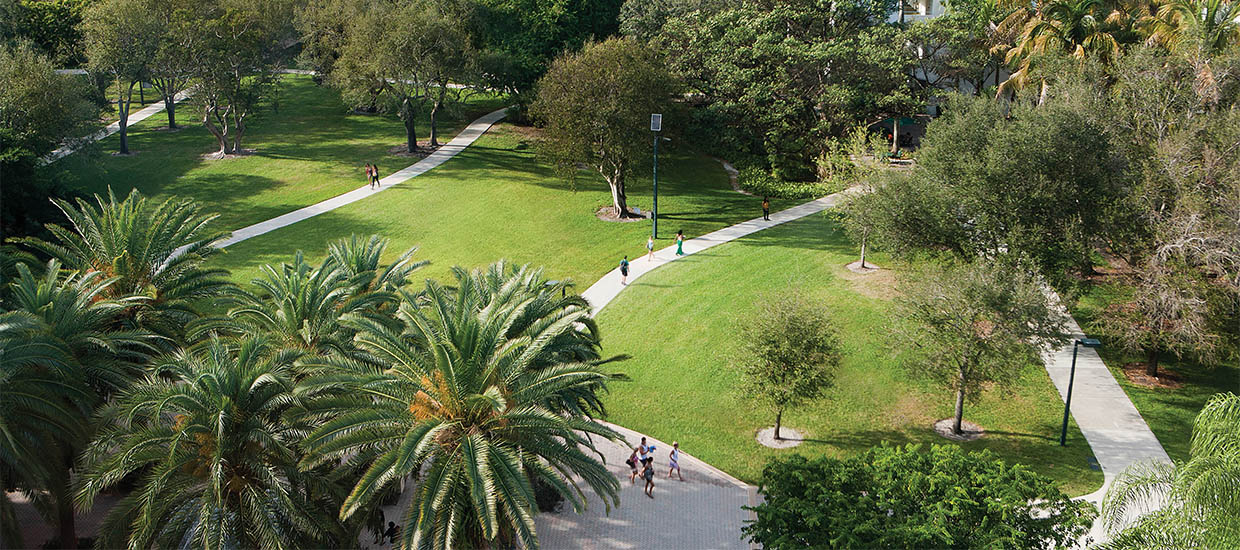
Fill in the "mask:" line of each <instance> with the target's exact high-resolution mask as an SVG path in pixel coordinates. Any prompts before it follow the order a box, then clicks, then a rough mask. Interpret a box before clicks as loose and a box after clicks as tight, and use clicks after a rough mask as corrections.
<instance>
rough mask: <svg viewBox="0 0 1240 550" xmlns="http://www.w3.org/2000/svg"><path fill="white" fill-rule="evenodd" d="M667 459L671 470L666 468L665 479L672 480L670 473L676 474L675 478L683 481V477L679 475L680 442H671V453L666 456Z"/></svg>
mask: <svg viewBox="0 0 1240 550" xmlns="http://www.w3.org/2000/svg"><path fill="white" fill-rule="evenodd" d="M667 458H668V461H669V462H670V463H671V468H668V470H667V478H668V479H672V472H676V477H678V478H680V480H681V481H684V480H685V476H683V475H681V474H680V442H678V441H673V442H672V452H671V453H670V454H668V455H667Z"/></svg>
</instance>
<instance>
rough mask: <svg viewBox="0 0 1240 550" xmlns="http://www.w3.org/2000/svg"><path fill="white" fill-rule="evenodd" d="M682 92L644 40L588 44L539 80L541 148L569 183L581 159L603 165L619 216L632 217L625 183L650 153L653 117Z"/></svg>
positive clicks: (535, 106) (534, 111)
mask: <svg viewBox="0 0 1240 550" xmlns="http://www.w3.org/2000/svg"><path fill="white" fill-rule="evenodd" d="M676 89H677V86H676V82H675V81H674V80H673V79H672V77H671V76H670V75H668V73H667V71H666V70H665V69H664V67H663V62H662V61H661V59H660V58H659V56H658V55H657V54H656V53H655V52H654V51H653V50H652V49H651V48H649V47H648V46H646V45H645V44H642V43H640V42H637V41H635V40H631V39H622V38H612V39H609V40H607V41H605V42H596V43H591V44H588V45H587V46H586V47H585V49H584V50H582V51H581V53H578V54H571V55H565V56H563V57H561V58H559V59H557V60H556V62H555V64H554V65H552V67H551V69H550V70H549V71H547V75H546V76H544V77H543V78H542V80H540V81H539V82H538V97H537V99H536V100H535V101H534V103H533V105H531V107H530V112H531V114H532V115H533V116H534V117H535V118H536V119H537V120H538V121H540V122H541V123H542V124H543V125H544V126H545V127H546V130H547V131H546V138H545V139H544V140H543V143H542V149H541V152H543V153H545V154H546V155H547V156H548V157H550V159H551V160H552V161H553V162H554V163H555V164H556V166H557V167H558V168H559V169H560V171H561V173H563V174H565V175H566V176H567V177H568V178H569V179H570V180H574V181H575V178H576V176H577V164H578V163H584V164H587V165H588V166H590V167H591V168H593V169H595V170H597V171H598V172H599V173H600V174H602V176H603V179H604V180H606V181H607V183H608V185H610V186H611V193H612V206H613V207H614V209H615V215H616V216H617V217H628V216H629V215H630V213H629V209H628V203H627V197H626V194H625V183H626V181H627V178H628V176H629V173H630V172H631V171H632V168H633V165H634V164H636V163H638V162H640V159H644V158H646V156H647V155H648V154H649V151H650V149H649V147H650V139H651V138H650V123H649V121H650V115H651V114H652V113H669V109H670V107H671V99H672V95H673V94H674V93H675V92H676ZM675 123H676V122H675V121H673V120H668V119H667V118H665V119H664V122H663V124H664V125H665V126H672V125H674V124H675Z"/></svg>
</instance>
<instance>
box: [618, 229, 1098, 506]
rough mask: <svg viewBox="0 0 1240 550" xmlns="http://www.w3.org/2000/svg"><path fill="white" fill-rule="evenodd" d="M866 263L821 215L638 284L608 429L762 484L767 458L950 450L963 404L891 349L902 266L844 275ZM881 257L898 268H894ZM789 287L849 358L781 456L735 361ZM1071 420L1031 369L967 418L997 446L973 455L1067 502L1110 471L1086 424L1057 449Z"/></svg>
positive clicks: (798, 420)
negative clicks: (774, 295) (937, 430)
mask: <svg viewBox="0 0 1240 550" xmlns="http://www.w3.org/2000/svg"><path fill="white" fill-rule="evenodd" d="M855 259H856V250H855V249H854V247H853V246H851V245H850V244H849V243H848V242H847V241H846V240H845V239H844V237H843V236H842V235H841V233H840V232H839V231H838V230H837V228H836V227H835V226H834V225H833V224H832V223H831V222H830V221H828V220H827V219H826V217H825V216H822V215H816V216H812V217H810V218H806V219H803V220H799V221H795V222H790V223H787V224H784V225H781V226H778V227H776V228H773V229H769V230H766V231H762V232H759V233H756V234H754V235H751V236H749V237H745V238H743V239H740V240H738V241H735V242H732V243H729V244H725V245H721V246H718V247H715V248H712V249H710V250H707V251H705V252H702V253H699V254H694V255H692V256H689V257H687V258H684V259H682V260H678V261H677V262H675V263H673V264H670V265H668V266H666V267H663V268H660V269H659V270H657V271H655V272H653V273H651V274H649V275H647V276H645V277H643V278H641V279H639V280H638V281H637V282H636V283H634V284H633V285H632V287H631V288H629V289H628V290H626V291H624V292H623V293H621V294H620V296H619V297H618V298H617V299H616V300H615V301H614V302H612V303H611V304H610V305H608V306H607V307H606V308H605V309H604V310H603V311H602V312H601V314H600V315H599V324H600V326H601V328H602V331H603V344H604V349H605V352H606V353H607V354H608V355H612V354H628V355H631V356H632V357H633V359H631V360H628V361H626V362H622V363H619V364H617V365H616V366H615V370H616V371H618V372H622V373H624V374H626V375H628V376H629V377H630V378H631V381H628V382H616V383H613V384H611V387H610V393H609V394H608V396H607V397H606V402H607V407H608V413H609V420H611V421H613V422H617V423H619V424H621V425H624V426H626V427H629V428H632V429H635V430H638V431H641V432H643V433H649V434H651V435H653V436H655V437H658V438H660V439H662V440H664V441H671V440H679V441H680V443H681V446H682V448H683V449H685V451H686V452H689V453H691V454H693V455H695V456H697V457H699V458H702V459H704V460H705V461H707V462H708V463H710V464H712V465H714V466H717V467H719V468H721V469H723V470H724V471H727V472H728V473H730V474H732V475H734V476H736V477H738V478H740V479H742V480H745V481H747V482H751V483H753V482H756V481H757V480H758V478H759V476H760V474H761V470H762V467H763V465H764V464H765V463H766V461H767V460H768V459H769V458H771V457H774V456H777V455H781V454H785V453H801V454H806V455H833V456H838V455H842V454H847V453H855V452H858V451H861V450H863V449H866V448H868V447H871V446H874V445H878V444H880V443H882V442H889V443H893V444H905V443H941V444H950V442H948V441H947V440H945V439H942V438H940V437H939V436H937V435H935V434H934V433H933V430H932V428H931V425H932V424H933V422H934V421H935V420H938V419H941V418H946V417H948V416H950V415H951V412H952V405H953V400H952V396H951V395H950V394H949V392H947V391H945V390H942V389H938V388H936V387H934V386H931V385H928V384H926V383H924V382H922V381H921V380H919V379H917V378H915V377H913V376H911V375H910V374H909V373H908V371H907V370H905V369H903V368H901V367H900V366H898V365H897V364H896V363H895V361H894V359H893V358H892V353H891V352H890V351H889V350H888V349H885V348H884V337H885V334H887V332H888V328H887V327H888V326H889V323H890V322H891V321H890V320H889V313H888V312H889V306H890V302H889V300H890V298H891V296H892V295H894V290H893V287H892V284H893V281H894V279H895V277H896V276H898V275H899V274H900V273H901V272H902V270H901V268H900V266H899V265H896V266H894V269H887V270H884V271H881V272H879V273H878V274H873V275H868V276H864V277H862V276H858V275H855V274H852V273H851V272H849V271H847V270H846V269H844V267H843V266H844V265H846V264H847V263H848V262H850V261H853V260H855ZM874 259H875V260H876V261H878V262H880V265H884V266H888V267H892V266H891V265H890V263H889V262H890V260H888V259H886V258H882V257H876V258H874ZM639 261H640V260H639ZM792 287H795V288H800V289H802V290H803V291H805V292H808V293H810V294H811V295H812V296H816V297H818V298H820V299H822V300H824V301H826V302H827V303H829V304H831V306H832V309H833V310H834V311H835V313H836V315H835V320H836V324H837V326H838V327H839V329H840V332H841V337H842V340H843V342H844V345H845V346H846V348H847V352H846V354H845V359H844V361H843V364H842V367H841V370H840V372H839V375H838V377H837V379H836V385H835V387H834V388H833V389H831V390H829V392H828V395H827V396H826V397H824V398H822V399H820V400H818V401H817V402H815V403H813V404H811V405H809V406H806V407H803V408H800V409H795V410H792V411H790V412H788V413H785V415H784V422H785V425H786V426H789V427H793V428H796V429H798V430H802V431H803V432H807V433H808V435H807V438H808V439H810V440H811V441H807V442H805V443H803V444H802V445H800V446H799V447H796V448H793V449H788V450H781V451H776V450H773V449H769V448H766V447H763V446H761V445H759V444H758V443H757V442H756V441H755V439H754V435H755V433H756V432H757V430H759V429H761V428H763V427H766V426H769V425H771V424H773V422H774V414H773V413H769V412H767V411H766V410H762V409H758V408H757V407H756V406H755V405H754V404H753V402H752V401H750V400H748V399H746V398H745V396H743V395H741V394H740V393H739V392H738V390H737V387H738V377H737V374H736V371H735V369H734V368H733V367H731V366H730V361H729V355H730V354H731V353H732V352H733V350H734V349H735V348H736V341H735V340H734V338H735V336H734V335H735V334H736V331H735V330H734V327H735V326H736V325H737V323H744V322H745V319H746V318H747V317H748V316H749V315H750V314H751V312H752V311H754V309H755V306H754V304H755V303H756V302H757V301H758V300H760V299H761V297H762V296H763V294H764V293H766V292H768V291H776V290H780V289H785V288H792ZM1062 412H1063V403H1062V401H1060V399H1059V397H1058V394H1057V393H1056V392H1055V389H1054V387H1053V386H1052V385H1051V382H1050V379H1049V377H1048V376H1047V374H1046V371H1045V370H1044V369H1042V368H1040V366H1036V365H1031V366H1030V367H1029V369H1028V370H1027V371H1026V372H1025V374H1024V376H1023V377H1022V379H1021V380H1019V381H1018V383H1017V384H1016V386H1015V389H1014V390H1013V391H1012V392H1011V393H1010V394H1004V393H1001V392H998V391H991V392H988V393H987V394H986V395H985V396H984V397H983V399H982V401H981V403H980V404H977V405H966V409H965V418H967V419H968V420H970V421H973V422H976V423H978V424H981V425H982V426H983V427H984V428H985V429H986V430H987V432H988V434H987V435H986V436H985V437H984V438H982V439H981V440H979V441H975V442H970V443H964V444H963V446H964V447H965V448H966V449H970V450H973V449H983V448H984V449H990V450H992V451H994V452H996V453H998V454H999V455H1001V456H1003V457H1004V458H1006V459H1008V460H1010V461H1015V462H1020V463H1023V464H1027V465H1029V466H1030V467H1032V468H1033V469H1034V470H1036V471H1038V472H1041V473H1043V474H1045V475H1048V476H1050V477H1052V478H1054V479H1056V480H1058V481H1059V482H1060V483H1061V485H1062V487H1063V488H1064V490H1066V491H1067V492H1069V493H1070V494H1084V493H1089V492H1091V491H1094V490H1096V489H1097V488H1098V487H1099V486H1100V485H1101V483H1102V473H1101V472H1099V471H1094V470H1091V469H1090V468H1089V466H1088V461H1089V459H1090V458H1092V456H1093V454H1092V452H1091V451H1090V448H1089V445H1088V444H1086V442H1085V440H1084V439H1083V437H1082V436H1081V435H1080V432H1079V431H1077V429H1076V427H1075V424H1073V425H1072V427H1071V432H1070V434H1069V436H1070V438H1071V439H1070V443H1069V446H1068V447H1066V448H1061V447H1059V446H1058V445H1057V444H1056V439H1057V437H1058V434H1059V424H1060V421H1061V415H1062Z"/></svg>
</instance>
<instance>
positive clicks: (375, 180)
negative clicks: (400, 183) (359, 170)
mask: <svg viewBox="0 0 1240 550" xmlns="http://www.w3.org/2000/svg"><path fill="white" fill-rule="evenodd" d="M370 180H371V183H372V184H373V186H374V187H375V188H376V189H378V188H379V166H378V165H375V164H372V165H370Z"/></svg>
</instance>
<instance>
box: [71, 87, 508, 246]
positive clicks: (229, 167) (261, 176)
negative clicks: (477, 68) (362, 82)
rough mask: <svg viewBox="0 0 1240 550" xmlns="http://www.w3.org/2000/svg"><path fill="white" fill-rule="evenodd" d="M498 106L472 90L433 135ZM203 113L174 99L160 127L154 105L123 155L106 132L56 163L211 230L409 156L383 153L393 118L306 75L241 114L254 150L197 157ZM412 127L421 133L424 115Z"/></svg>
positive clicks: (398, 135)
mask: <svg viewBox="0 0 1240 550" xmlns="http://www.w3.org/2000/svg"><path fill="white" fill-rule="evenodd" d="M504 104H505V102H504V100H503V99H502V98H498V97H494V96H475V97H474V98H472V99H471V101H470V102H469V103H467V104H466V105H464V106H462V108H460V109H459V110H458V111H457V112H455V113H450V114H449V115H447V116H443V117H441V118H440V136H441V139H442V140H443V141H447V140H449V139H451V138H452V137H453V136H455V135H456V134H457V132H459V131H460V129H461V128H463V127H465V125H466V124H467V123H468V122H469V121H472V120H473V119H475V118H477V117H478V116H480V115H482V114H484V113H488V112H491V111H494V110H495V109H498V108H501V107H503V105H504ZM137 108H138V106H137V105H135V111H136V110H137ZM201 117H202V112H201V109H200V108H199V107H198V106H197V105H195V104H194V103H193V100H192V99H191V100H190V101H187V102H184V103H181V104H179V105H178V108H177V124H178V125H180V126H183V128H182V129H180V130H178V131H174V132H169V131H167V130H166V129H161V128H164V127H166V126H167V124H168V119H167V115H166V114H165V113H162V112H161V113H158V114H156V115H154V116H152V117H151V118H148V119H146V120H145V121H143V122H141V123H138V124H136V125H133V126H131V127H130V129H129V147H130V149H131V150H132V151H134V152H135V154H133V155H131V156H124V157H122V156H115V155H113V154H111V153H114V152H115V151H116V150H117V148H118V147H119V140H120V137H119V136H117V135H113V136H110V137H108V138H107V139H104V140H103V141H101V142H100V143H99V144H98V145H97V146H96V147H95V150H94V152H93V154H92V153H91V152H81V153H75V154H73V155H70V156H68V157H66V158H64V159H61V160H60V161H58V162H57V163H56V164H55V166H56V167H57V168H60V169H61V170H63V171H64V172H65V174H66V176H67V178H68V179H69V181H71V182H72V183H73V184H74V185H76V186H77V187H78V188H79V189H80V190H82V191H84V192H86V193H99V194H106V193H107V189H108V188H109V187H111V188H112V189H113V191H114V192H115V193H116V194H117V195H118V196H122V197H123V196H124V195H126V194H128V193H129V191H130V190H131V189H138V190H140V191H141V192H142V193H144V194H146V195H150V196H154V197H160V198H162V197H167V196H170V195H177V196H180V197H187V198H192V199H195V200H196V201H198V202H199V203H200V204H201V205H202V206H203V207H204V209H206V210H207V211H210V212H216V213H219V215H220V217H219V220H218V225H217V227H219V228H220V229H224V230H233V229H239V228H241V227H244V226H247V225H250V224H253V223H257V222H260V221H263V220H265V219H268V218H272V217H275V216H278V215H281V214H285V213H287V212H291V211H293V210H296V209H298V208H301V207H303V206H306V205H309V204H313V203H316V202H319V201H321V200H324V199H327V198H330V197H333V196H336V195H339V194H341V193H344V192H347V191H350V190H352V189H355V188H357V187H360V186H362V185H364V184H365V174H364V173H363V171H362V165H363V164H365V163H367V162H370V163H374V164H377V165H378V166H379V169H380V170H381V172H382V174H383V175H387V174H390V173H392V172H395V171H396V170H399V169H401V168H404V167H406V166H408V165H410V164H413V163H414V162H416V161H417V159H413V158H407V157H401V156H397V155H393V154H389V150H390V149H392V148H393V147H397V146H399V145H401V144H403V143H404V141H405V134H404V126H403V125H402V124H401V123H400V121H399V120H397V119H396V118H395V117H391V116H377V115H357V114H352V113H350V112H349V111H348V107H346V106H345V104H344V103H342V102H341V101H340V97H339V94H338V93H337V92H335V91H334V90H332V89H330V88H327V87H322V86H316V85H315V84H314V82H313V81H311V79H310V77H308V76H302V75H283V77H282V79H281V84H280V86H279V92H278V94H277V99H276V108H274V109H273V108H272V107H271V106H270V105H269V106H266V107H265V108H264V109H262V110H260V111H259V112H258V113H257V114H255V115H253V116H251V117H250V118H249V119H248V121H247V129H246V132H245V135H244V138H243V142H242V146H243V147H245V148H247V149H253V150H254V154H252V155H247V156H242V157H237V158H229V159H222V160H216V159H206V158H203V155H204V154H208V153H212V152H214V151H216V150H218V145H217V144H216V141H215V138H214V137H212V136H211V134H210V133H209V132H207V130H206V129H205V128H204V127H203V126H202V123H201ZM418 132H419V136H420V139H422V140H425V139H428V137H427V136H429V134H430V127H429V125H428V124H427V121H425V120H424V121H422V122H421V123H420V124H419V125H418Z"/></svg>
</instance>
